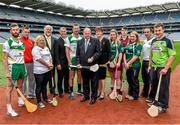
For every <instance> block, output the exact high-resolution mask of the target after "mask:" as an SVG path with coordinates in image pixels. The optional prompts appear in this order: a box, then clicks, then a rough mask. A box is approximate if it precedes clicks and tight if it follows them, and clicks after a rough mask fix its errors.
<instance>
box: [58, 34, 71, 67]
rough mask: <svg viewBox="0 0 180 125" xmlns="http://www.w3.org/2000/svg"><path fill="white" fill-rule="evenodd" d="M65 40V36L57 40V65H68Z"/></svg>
mask: <svg viewBox="0 0 180 125" xmlns="http://www.w3.org/2000/svg"><path fill="white" fill-rule="evenodd" d="M64 44H65V41H64V39H63V38H61V37H59V39H57V40H56V41H55V61H56V65H58V64H61V65H62V66H66V65H68V62H67V58H66V53H65V46H64Z"/></svg>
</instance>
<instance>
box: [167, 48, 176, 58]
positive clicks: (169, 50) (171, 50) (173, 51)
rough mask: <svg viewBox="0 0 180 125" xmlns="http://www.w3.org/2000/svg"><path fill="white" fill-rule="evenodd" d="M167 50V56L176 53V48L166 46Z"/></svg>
mask: <svg viewBox="0 0 180 125" xmlns="http://www.w3.org/2000/svg"><path fill="white" fill-rule="evenodd" d="M167 50H168V55H169V56H175V55H176V50H175V49H170V48H168V49H167Z"/></svg>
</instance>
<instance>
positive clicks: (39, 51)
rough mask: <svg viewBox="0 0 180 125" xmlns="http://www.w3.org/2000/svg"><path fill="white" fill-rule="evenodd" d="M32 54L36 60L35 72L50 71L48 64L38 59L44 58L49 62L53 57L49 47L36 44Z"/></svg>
mask: <svg viewBox="0 0 180 125" xmlns="http://www.w3.org/2000/svg"><path fill="white" fill-rule="evenodd" d="M32 55H33V61H34V73H35V74H43V73H46V72H48V71H50V69H49V68H48V67H47V66H45V65H43V64H42V63H40V62H39V61H38V59H43V60H44V61H45V62H46V63H49V61H50V60H51V59H52V57H51V53H50V51H49V49H48V47H45V48H41V47H39V46H35V47H34V48H33V50H32Z"/></svg>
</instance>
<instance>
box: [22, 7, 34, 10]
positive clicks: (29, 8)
mask: <svg viewBox="0 0 180 125" xmlns="http://www.w3.org/2000/svg"><path fill="white" fill-rule="evenodd" d="M24 9H26V10H33V8H31V7H24Z"/></svg>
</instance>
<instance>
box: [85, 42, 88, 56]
mask: <svg viewBox="0 0 180 125" xmlns="http://www.w3.org/2000/svg"><path fill="white" fill-rule="evenodd" d="M87 48H88V39H85V53H86V51H87Z"/></svg>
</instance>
